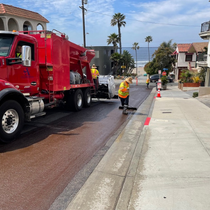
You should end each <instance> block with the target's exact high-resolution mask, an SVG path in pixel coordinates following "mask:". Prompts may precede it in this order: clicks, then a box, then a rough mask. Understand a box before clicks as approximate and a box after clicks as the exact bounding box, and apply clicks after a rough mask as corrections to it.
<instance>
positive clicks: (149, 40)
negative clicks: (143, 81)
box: [145, 36, 152, 62]
mask: <svg viewBox="0 0 210 210" xmlns="http://www.w3.org/2000/svg"><path fill="white" fill-rule="evenodd" d="M145 42H148V56H149V62H150V53H149V43H150V42H152V37H151V36H147V37H146V38H145Z"/></svg>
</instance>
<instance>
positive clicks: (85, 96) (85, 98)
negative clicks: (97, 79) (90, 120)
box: [83, 88, 92, 107]
mask: <svg viewBox="0 0 210 210" xmlns="http://www.w3.org/2000/svg"><path fill="white" fill-rule="evenodd" d="M83 101H84V107H90V105H91V101H92V98H91V93H90V88H87V89H85V91H84V94H83Z"/></svg>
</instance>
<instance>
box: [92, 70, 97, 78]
mask: <svg viewBox="0 0 210 210" xmlns="http://www.w3.org/2000/svg"><path fill="white" fill-rule="evenodd" d="M91 74H92V77H93V79H97V76H99V72H98V70H97V69H91Z"/></svg>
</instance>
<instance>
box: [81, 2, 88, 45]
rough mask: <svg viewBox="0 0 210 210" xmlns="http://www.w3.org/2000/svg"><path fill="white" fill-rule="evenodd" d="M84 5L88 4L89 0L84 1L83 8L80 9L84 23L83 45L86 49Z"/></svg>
mask: <svg viewBox="0 0 210 210" xmlns="http://www.w3.org/2000/svg"><path fill="white" fill-rule="evenodd" d="M84 4H87V0H82V6H81V7H80V8H81V9H82V21H83V45H84V47H86V40H85V36H86V34H85V10H86V9H85V7H84Z"/></svg>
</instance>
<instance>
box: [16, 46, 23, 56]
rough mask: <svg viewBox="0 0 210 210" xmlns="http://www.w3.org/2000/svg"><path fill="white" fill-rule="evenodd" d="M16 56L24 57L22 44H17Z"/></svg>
mask: <svg viewBox="0 0 210 210" xmlns="http://www.w3.org/2000/svg"><path fill="white" fill-rule="evenodd" d="M15 56H16V57H18V58H22V47H21V46H20V45H18V46H17V48H16V52H15Z"/></svg>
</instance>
